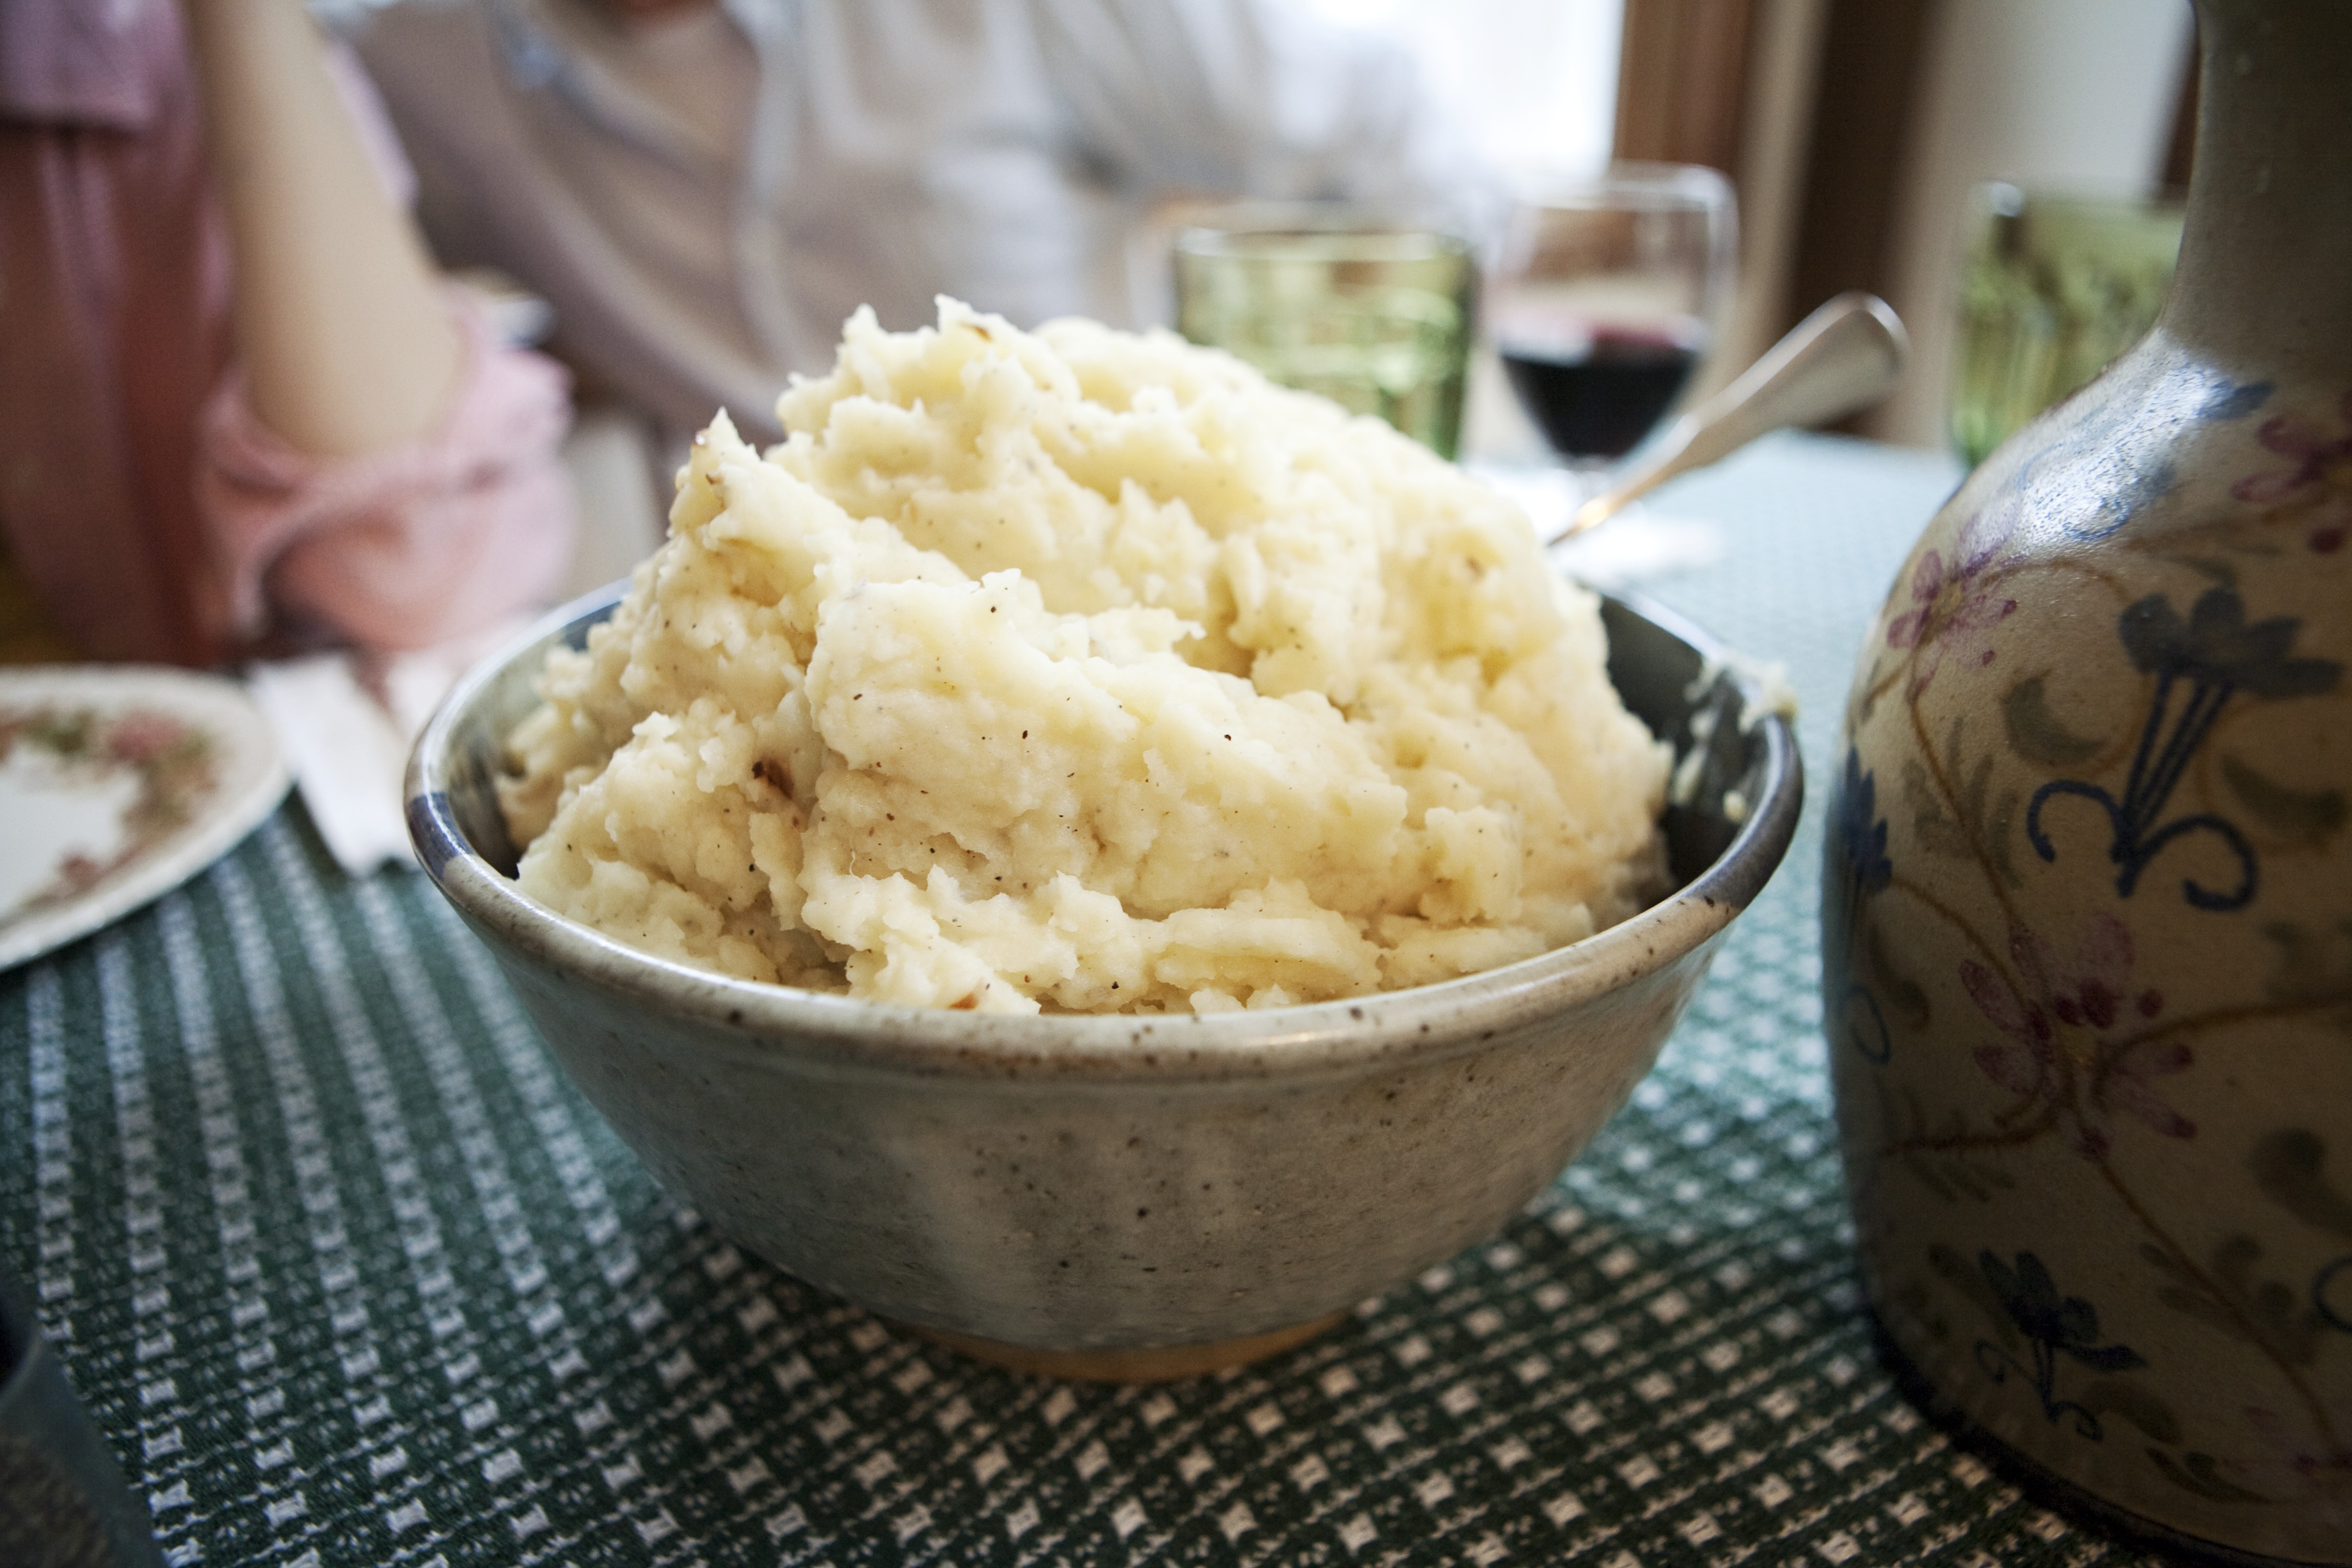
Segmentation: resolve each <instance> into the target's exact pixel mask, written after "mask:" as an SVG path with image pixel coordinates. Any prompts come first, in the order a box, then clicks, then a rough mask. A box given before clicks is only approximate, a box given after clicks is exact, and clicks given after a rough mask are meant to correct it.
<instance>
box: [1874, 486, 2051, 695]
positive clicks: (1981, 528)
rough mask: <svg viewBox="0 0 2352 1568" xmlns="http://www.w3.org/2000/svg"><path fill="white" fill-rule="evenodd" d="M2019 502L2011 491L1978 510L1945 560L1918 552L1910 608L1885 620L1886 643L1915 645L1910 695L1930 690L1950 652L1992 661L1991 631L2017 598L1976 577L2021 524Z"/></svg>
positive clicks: (1933, 552) (1941, 555) (1981, 662)
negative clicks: (1988, 508)
mask: <svg viewBox="0 0 2352 1568" xmlns="http://www.w3.org/2000/svg"><path fill="white" fill-rule="evenodd" d="M2019 506H2020V503H2019V502H2018V500H2017V499H2016V498H2015V497H2014V496H2012V497H2011V498H2010V499H2009V500H2008V501H2007V502H2006V503H2005V504H2003V505H2002V506H2000V508H1999V509H1998V510H1997V511H1979V512H1978V513H1977V514H1976V515H1975V516H1974V517H1972V518H1970V519H1969V521H1968V524H1967V526H1966V527H1964V528H1962V529H1961V530H1960V537H1959V538H1958V540H1956V541H1954V542H1953V546H1952V560H1951V562H1950V563H1948V564H1947V563H1946V562H1945V560H1944V553H1943V552H1942V551H1940V550H1930V551H1928V552H1927V553H1926V554H1925V555H1922V556H1921V557H1919V564H1918V565H1917V566H1916V567H1915V568H1913V569H1912V573H1911V607H1910V608H1909V609H1907V610H1906V611H1904V612H1903V613H1902V614H1901V615H1899V616H1895V618H1894V619H1893V620H1891V621H1889V622H1887V623H1886V646H1887V647H1898V648H1915V649H1916V650H1917V651H1916V653H1915V654H1914V655H1913V656H1912V658H1913V662H1912V668H1911V686H1910V694H1911V695H1912V696H1914V697H1916V696H1918V695H1919V693H1920V692H1922V691H1925V690H1926V689H1927V683H1928V682H1929V681H1930V680H1933V679H1935V678H1936V671H1937V668H1940V667H1941V666H1942V664H1943V661H1944V659H1945V658H1947V657H1948V656H1953V655H1958V656H1964V657H1967V658H1969V659H1971V660H1972V661H1973V663H1974V664H1975V665H1976V667H1978V668H1982V667H1983V666H1985V665H1988V664H1990V663H1991V662H1992V655H1993V650H1992V647H1991V645H1990V641H1989V640H1988V637H1987V634H1988V633H1990V631H1991V630H1992V628H1993V627H1994V626H1999V625H2000V623H2001V622H2002V621H2004V620H2006V619H2007V618H2008V617H2009V616H2010V613H2011V611H2013V610H2015V609H2016V608H2017V601H2016V600H2015V599H2012V598H2009V597H2008V596H2006V595H2002V594H2000V593H1998V592H1996V591H1995V590H1994V589H1993V588H1992V587H1990V586H1989V585H1987V584H1983V583H1980V582H1979V581H1978V579H1979V578H1980V577H1981V576H1983V574H1984V572H1985V569H1986V568H1987V567H1989V566H1990V565H1991V564H1992V563H1993V558H1994V557H1995V556H1997V555H1999V554H2000V551H2001V548H2002V546H2004V545H2006V544H2007V543H2008V542H2009V536H2010V534H2011V533H2012V532H2013V531H2015V530H2016V527H2017V514H2018V510H2019Z"/></svg>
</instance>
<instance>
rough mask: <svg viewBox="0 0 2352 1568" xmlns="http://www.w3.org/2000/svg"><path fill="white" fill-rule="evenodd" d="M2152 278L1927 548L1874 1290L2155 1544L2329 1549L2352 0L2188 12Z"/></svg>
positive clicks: (2347, 1313) (1907, 754)
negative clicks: (2191, 69)
mask: <svg viewBox="0 0 2352 1568" xmlns="http://www.w3.org/2000/svg"><path fill="white" fill-rule="evenodd" d="M2199 13H2200V22H2201V26H2200V36H2201V40H2202V47H2203V49H2204V77H2203V96H2202V101H2203V103H2204V105H2205V113H2204V121H2203V123H2202V125H2201V126H2200V139H2199V142H2198V149H2197V174H2196V183H2195V184H2194V186H2193V188H2192V190H2191V192H2190V196H2189V218H2188V227H2187V231H2186V234H2185V237H2184V239H2183V242H2182V247H2181V257H2180V264H2179V272H2178V275H2177V277H2176V279H2175V282H2174V287H2173V293H2172V296H2171V299H2170V300H2169V302H2168V305H2167V306H2166V310H2165V314H2164V317H2163V319H2162V321H2160V322H2159V324H2158V327H2157V329H2156V330H2155V331H2153V332H2152V333H2151V334H2150V335H2149V336H2148V337H2147V339H2146V340H2145V341H2144V342H2142V343H2141V344H2140V345H2139V346H2138V347H2137V348H2136V349H2134V350H2133V351H2131V352H2130V353H2127V354H2126V355H2125V356H2124V357H2123V358H2122V359H2121V360H2119V361H2117V362H2116V364H2115V365H2114V366H2112V367H2111V368H2110V369H2109V370H2108V371H2107V373H2106V374H2105V376H2104V377H2103V378H2102V379H2100V380H2099V381H2097V382H2095V383H2094V384H2092V385H2091V386H2090V387H2088V388H2086V389H2085V390H2084V391H2083V392H2082V393H2080V394H2078V395H2076V396H2074V398H2073V399H2071V400H2070V401H2068V402H2067V403H2065V404H2063V405H2061V406H2060V407H2058V408H2056V409H2054V410H2053V411H2051V412H2050V413H2049V414H2047V415H2045V416H2042V418H2041V419H2040V420H2038V421H2037V422H2036V423H2034V424H2032V425H2031V426H2028V427H2027V428H2026V429H2024V430H2023V431H2021V432H2020V433H2019V434H2018V435H2017V436H2016V437H2013V438H2012V439H2011V440H2010V441H2009V442H2008V443H2007V444H2006V445H2005V446H2003V447H2001V448H2000V450H1999V451H1998V452H1996V453H1995V454H1994V455H1993V456H1992V457H1991V458H1989V459H1987V461H1986V462H1985V463H1984V465H1983V466H1982V467H1981V468H1979V469H1978V470H1977V471H1976V472H1975V473H1974V474H1973V475H1971V476H1970V478H1969V480H1968V482H1967V483H1966V484H1965V485H1963V486H1962V487H1961V489H1960V490H1959V492H1958V494H1957V495H1956V496H1955V497H1954V498H1953V500H1951V502H1950V503H1949V504H1948V506H1946V507H1945V508H1944V510H1943V511H1942V512H1941V513H1940V514H1939V515H1938V516H1937V519H1936V520H1935V521H1934V522H1932V523H1931V524H1930V525H1929V526H1928V529H1927V532H1926V534H1925V536H1924V537H1923V538H1922V539H1921V540H1920V542H1919V543H1918V545H1917V546H1916V549H1915V551H1914V552H1913V554H1912V556H1911V559H1910V561H1909V562H1908V563H1907V564H1906V566H1905V568H1904V570H1903V573H1902V574H1901V575H1900V577H1899V578H1898V579H1897V581H1896V583H1895V589H1894V592H1893V593H1892V595H1890V596H1889V599H1888V602H1887V605H1886V607H1885V611H1884V612H1883V613H1882V615H1881V616H1880V619H1879V621H1878V623H1877V626H1876V628H1875V630H1874V633H1873V635H1872V637H1871V638H1870V640H1869V642H1868V644H1867V645H1866V646H1865V647H1864V649H1863V651H1862V656H1861V660H1860V668H1859V670H1858V673H1857V677H1856V680H1855V684H1854V688H1853V696H1852V698H1851V700H1850V702H1849V705H1848V709H1847V712H1846V732H1847V740H1848V747H1849V749H1848V750H1847V752H1846V754H1845V758H1844V765H1843V777H1842V779H1841V780H1840V781H1839V783H1838V785H1837V788H1836V791H1835V799H1834V802H1833V805H1832V819H1831V823H1830V827H1829V833H1828V835H1827V837H1828V849H1827V854H1826V858H1825V866H1824V874H1823V884H1822V927H1823V931H1822V942H1823V948H1822V951H1823V958H1824V963H1823V987H1824V998H1823V999H1824V1005H1825V1018H1826V1023H1827V1027H1828V1032H1829V1036H1830V1042H1829V1043H1830V1053H1831V1062H1832V1072H1833V1075H1834V1079H1835V1083H1836V1089H1837V1101H1838V1114H1839V1121H1840V1126H1841V1131H1842V1134H1843V1144H1844V1153H1845V1162H1846V1171H1847V1176H1848V1180H1849V1183H1850V1185H1851V1187H1852V1191H1853V1201H1854V1207H1855V1215H1856V1222H1857V1230H1858V1237H1859V1242H1860V1247H1861V1251H1862V1257H1863V1261H1864V1272H1865V1275H1866V1278H1867V1281H1868V1284H1869V1287H1870V1292H1871V1299H1872V1302H1873V1305H1874V1308H1875V1310H1876V1311H1877V1314H1878V1318H1879V1321H1880V1323H1881V1325H1882V1327H1883V1329H1884V1330H1885V1343H1886V1345H1887V1348H1888V1352H1889V1355H1890V1358H1891V1359H1892V1360H1893V1362H1894V1363H1895V1365H1896V1366H1897V1368H1898V1369H1899V1370H1900V1371H1901V1372H1903V1373H1905V1374H1906V1380H1907V1382H1908V1383H1909V1385H1910V1386H1911V1387H1912V1388H1913V1389H1914V1391H1915V1392H1916V1393H1917V1394H1919V1395H1920V1396H1921V1397H1922V1398H1923V1399H1924V1400H1925V1401H1926V1402H1927V1404H1928V1405H1930V1406H1931V1407H1933V1408H1935V1409H1937V1411H1938V1413H1939V1414H1942V1415H1945V1416H1947V1417H1948V1418H1949V1419H1950V1420H1952V1421H1954V1422H1955V1423H1956V1424H1958V1425H1959V1426H1963V1427H1964V1428H1966V1429H1968V1431H1969V1433H1970V1434H1971V1435H1972V1436H1974V1437H1975V1438H1976V1439H1978V1440H1979V1441H1980V1442H1981V1441H1990V1443H1991V1444H1992V1445H1994V1446H1996V1447H1997V1448H1998V1449H1999V1450H2000V1451H2001V1452H2002V1453H2003V1454H2004V1455H2005V1457H2006V1458H2009V1459H2010V1460H2011V1461H2012V1468H2013V1469H2014V1470H2015V1471H2016V1472H2017V1473H2020V1474H2021V1475H2024V1476H2026V1477H2027V1478H2029V1479H2034V1480H2038V1481H2040V1482H2042V1483H2044V1485H2045V1489H2047V1490H2050V1491H2052V1492H2053V1493H2054V1494H2055V1495H2057V1496H2059V1497H2060V1498H2061V1499H2063V1500H2068V1501H2071V1502H2073V1503H2075V1504H2078V1505H2081V1506H2084V1507H2087V1508H2089V1509H2091V1510H2095V1511H2097V1512H2100V1513H2102V1514H2104V1515H2105V1517H2106V1518H2107V1519H2108V1521H2110V1522H2112V1523H2115V1524H2118V1525H2120V1526H2122V1527H2124V1528H2126V1529H2129V1530H2136V1531H2139V1532H2140V1533H2141V1534H2143V1535H2144V1536H2146V1537H2147V1538H2150V1539H2152V1540H2154V1541H2155V1542H2158V1543H2159V1544H2161V1545H2164V1546H2167V1547H2169V1548H2172V1549H2177V1550H2184V1551H2195V1550H2197V1549H2199V1548H2200V1547H2201V1548H2221V1549H2225V1550H2227V1551H2230V1552H2235V1553H2239V1554H2241V1555H2238V1556H2234V1557H2233V1558H2232V1559H2231V1560H2232V1561H2241V1562H2242V1561H2246V1560H2247V1558H2246V1556H2244V1555H2242V1554H2255V1555H2257V1556H2259V1557H2268V1558H2276V1559H2283V1560H2286V1561H2291V1562H2297V1563H2352V3H2347V0H2201V3H2200V5H2199Z"/></svg>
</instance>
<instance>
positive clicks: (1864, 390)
mask: <svg viewBox="0 0 2352 1568" xmlns="http://www.w3.org/2000/svg"><path fill="white" fill-rule="evenodd" d="M1909 353H1910V339H1909V337H1908V335H1907V334H1906V332H1905V331H1904V330H1903V323H1902V321H1900V320H1899V319H1898V318H1897V317H1896V316H1895V312H1894V310H1892V309H1890V308H1889V307H1888V305H1887V303H1886V301H1885V300H1881V299H1879V298H1878V297H1877V296H1876V295H1874V294H1864V293H1862V292H1860V291H1859V290H1856V291H1853V292H1849V293H1844V294H1840V295H1838V296H1837V297H1836V298H1835V299H1833V300H1830V301H1829V302H1828V303H1827V304H1825V305H1823V306H1822V308H1821V309H1819V310H1815V311H1814V312H1813V313H1812V314H1811V315H1810V316H1807V317H1806V318H1805V319H1804V320H1803V321H1800V322H1798V323H1797V324H1796V326H1794V327H1793V328H1791V329H1790V331H1789V335H1788V336H1786V337H1784V338H1782V339H1781V340H1780V342H1777V343H1775V344H1773V345H1772V347H1771V349H1770V350H1769V352H1768V353H1766V354H1765V355H1764V357H1763V358H1761V359H1759V360H1758V361H1757V362H1756V363H1754V364H1752V365H1749V366H1748V369H1747V370H1746V371H1744V372H1742V373H1741V374H1740V376H1739V379H1738V380H1737V381H1735V382H1733V383H1732V384H1730V385H1729V386H1727V387H1725V388H1724V389H1723V390H1722V391H1721V392H1718V393H1717V394H1716V395H1714V396H1713V397H1710V398H1708V399H1707V400H1706V402H1705V403H1702V404H1700V405H1698V406H1697V407H1696V408H1694V409H1692V410H1691V411H1690V412H1689V413H1688V414H1685V415H1684V416H1682V417H1681V418H1680V419H1677V420H1675V423H1674V426H1673V428H1671V429H1669V430H1668V431H1667V432H1666V433H1665V435H1664V436H1663V437H1659V439H1658V441H1657V443H1656V444H1655V445H1654V447H1652V448H1651V449H1650V451H1649V452H1648V454H1647V455H1645V456H1644V457H1643V458H1642V460H1641V461H1640V462H1638V463H1636V464H1635V465H1634V466H1633V468H1631V469H1629V470H1628V471H1627V472H1626V473H1625V474H1624V475H1623V476H1622V477H1621V478H1620V479H1618V480H1617V482H1616V483H1614V484H1612V485H1611V486H1610V487H1609V489H1606V490H1603V491H1602V492H1601V494H1599V495H1597V496H1594V497H1593V498H1592V499H1591V500H1588V501H1586V502H1585V503H1584V504H1583V505H1581V506H1580V507H1578V508H1577V509H1576V513H1575V515H1574V516H1573V517H1571V518H1570V519H1569V521H1568V523H1567V525H1566V526H1565V527H1563V528H1561V529H1560V530H1559V531H1558V532H1556V533H1554V534H1553V535H1552V536H1551V537H1550V538H1549V539H1547V540H1546V541H1544V542H1545V543H1546V544H1557V543H1558V542H1559V541H1561V540H1563V539H1567V538H1569V537H1570V536H1571V535H1573V534H1579V533H1581V532H1583V531H1585V530H1586V529H1588V528H1591V527H1593V526H1594V525H1595V524H1597V523H1601V522H1603V521H1607V520H1608V519H1609V518H1611V517H1612V516H1614V515H1615V514H1616V513H1617V512H1618V511H1619V510H1622V508H1623V507H1624V506H1625V505H1626V503H1628V502H1629V501H1631V500H1633V499H1634V498H1635V497H1636V496H1640V495H1643V494H1645V493H1646V492H1648V491H1649V490H1651V489H1654V488H1655V487H1657V486H1658V485H1661V484H1664V482H1665V481H1666V480H1668V479H1673V478H1674V477H1675V475H1676V474H1681V473H1686V472H1688V471H1689V470H1690V469H1692V468H1705V467H1706V466H1707V465H1708V464H1709V463H1713V462H1717V461H1719V460H1720V459H1722V458H1727V457H1728V456H1730V455H1731V453H1733V452H1734V451H1736V450H1738V448H1739V447H1744V446H1746V445H1747V444H1748V442H1750V441H1753V440H1754V439H1756V437H1759V436H1761V435H1763V434H1764V433H1765V432H1766V431H1768V430H1778V429H1780V427H1781V426H1788V425H1822V424H1827V423H1828V422H1829V421H1831V420H1832V419H1842V418H1843V417H1844V416H1847V415H1849V414H1852V413H1854V412H1855V411H1857V410H1859V409H1864V408H1867V407H1869V406H1870V405H1872V404H1874V403H1876V402H1877V401H1878V400H1879V399H1880V398H1882V397H1885V395H1887V394H1888V393H1890V392H1892V391H1894V390H1895V383H1896V382H1898V381H1900V380H1901V379H1902V377H1903V362H1904V361H1905V359H1906V358H1907V357H1908V356H1909Z"/></svg>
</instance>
